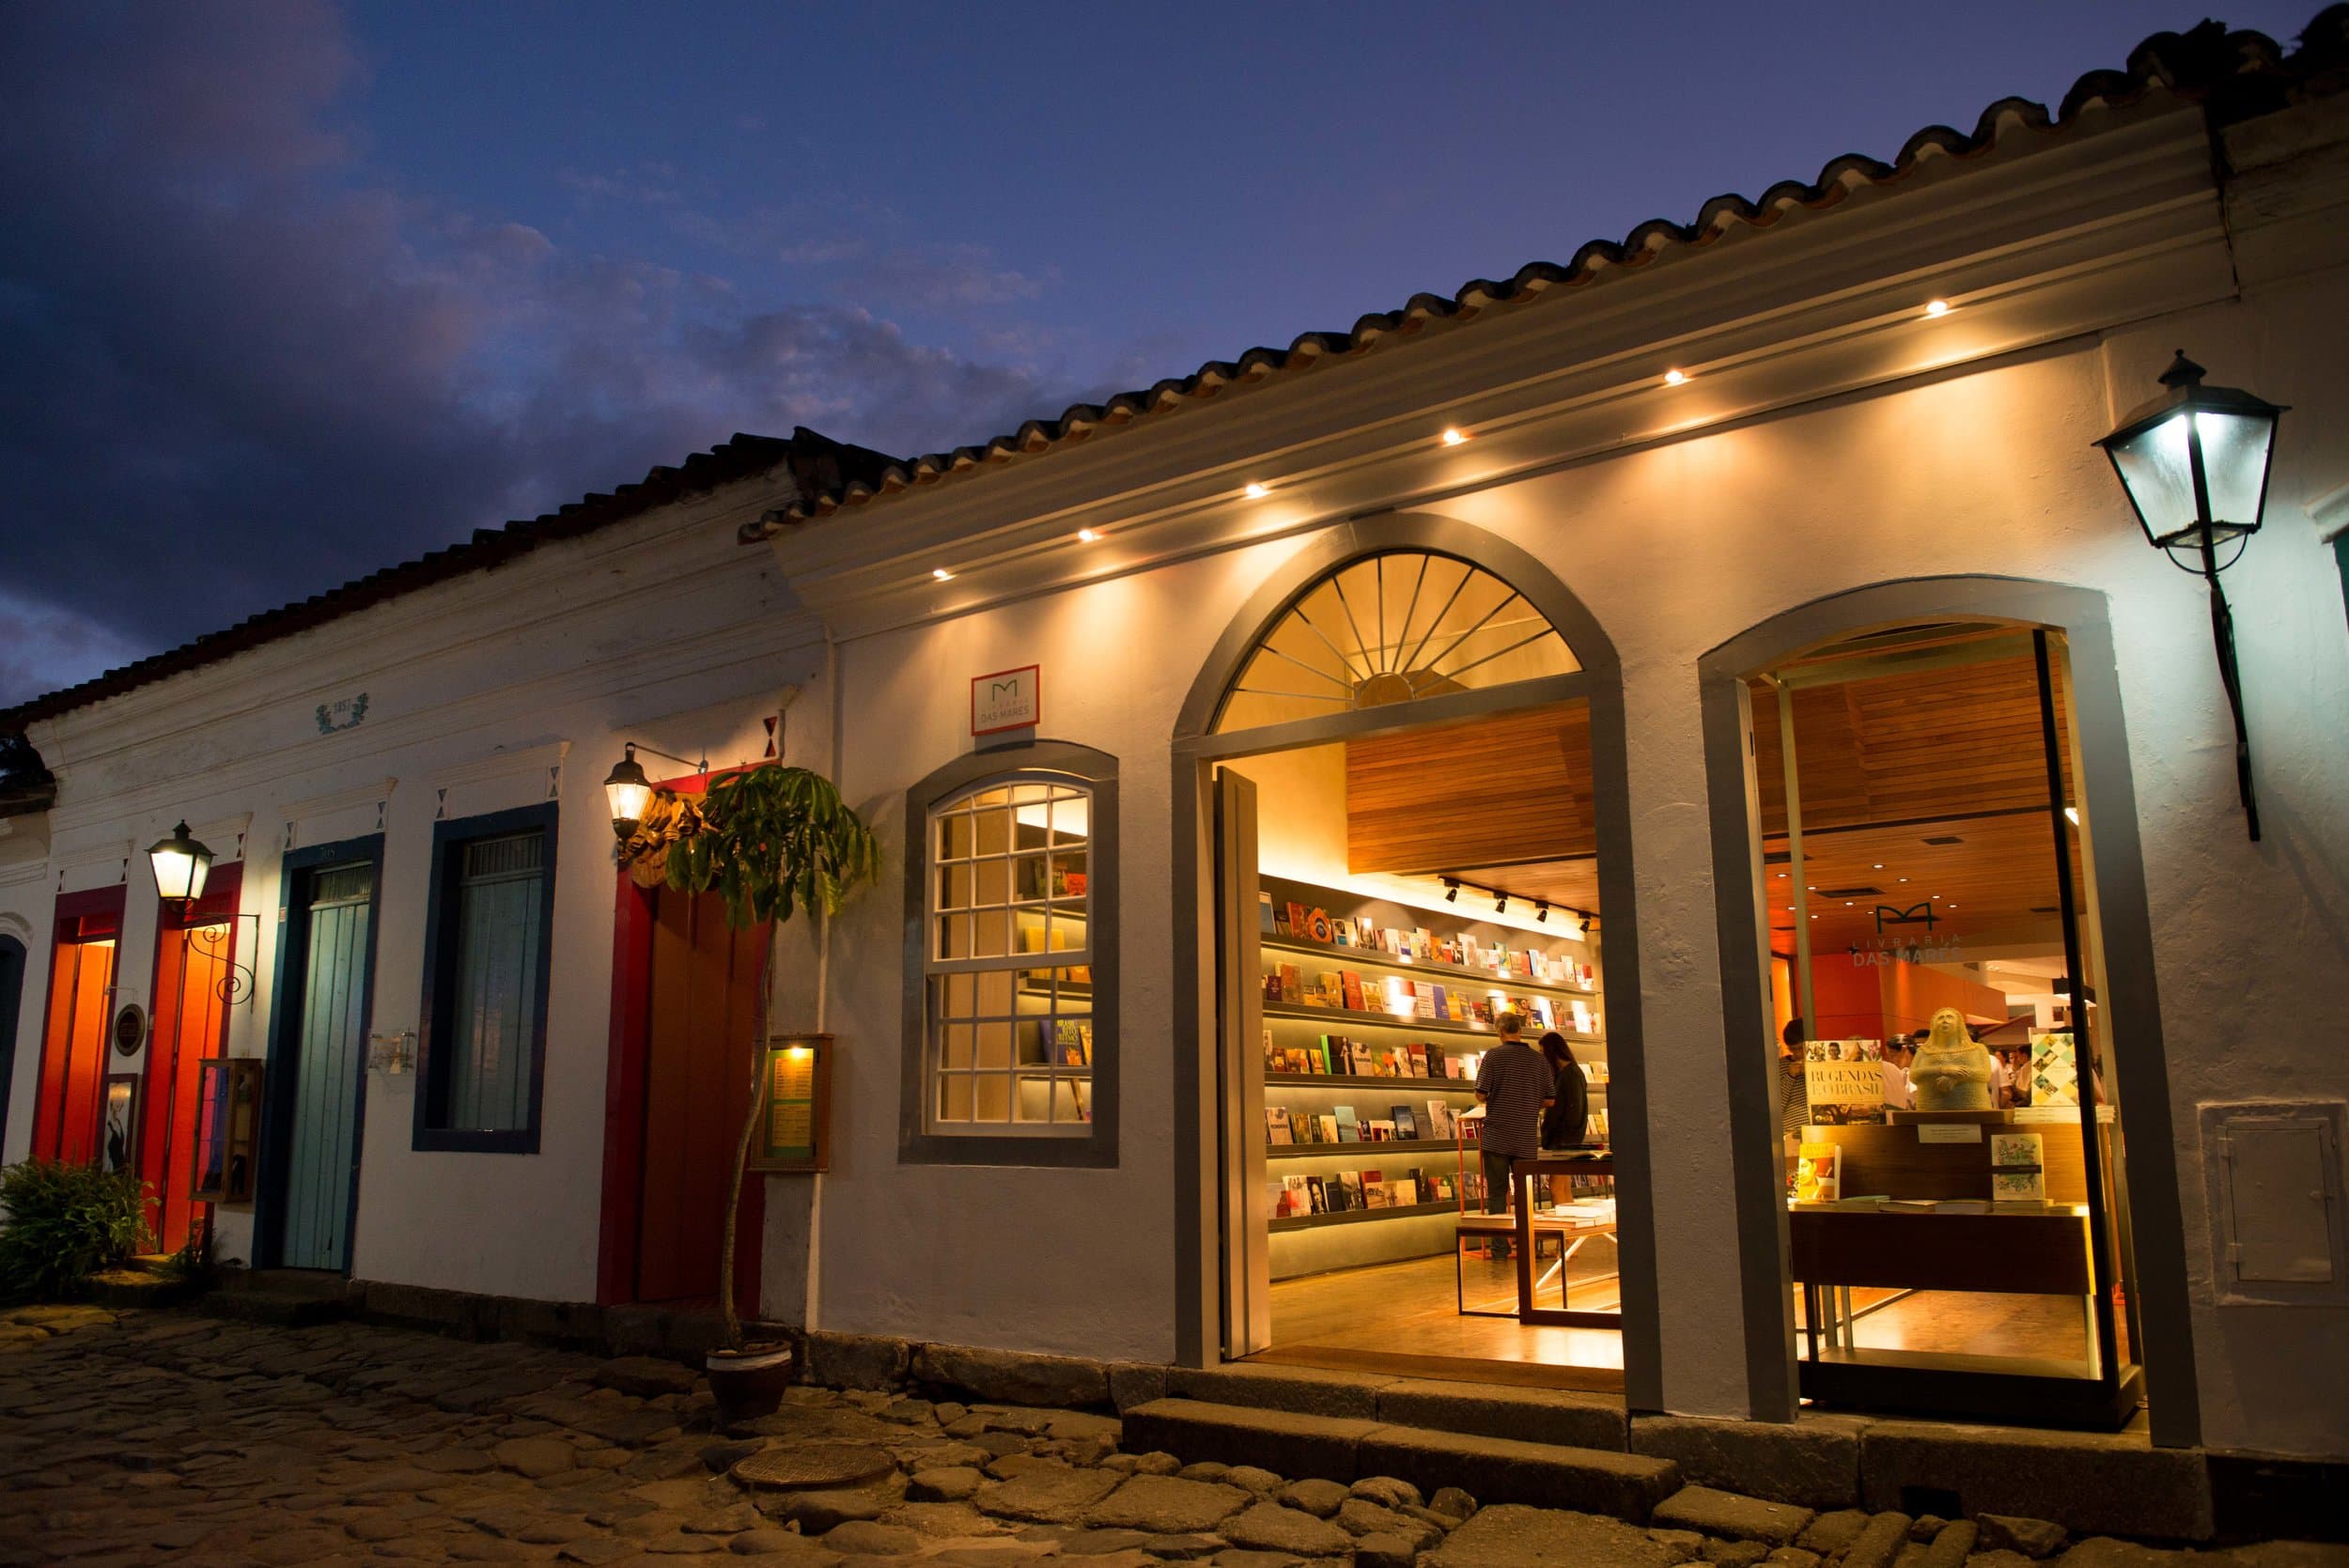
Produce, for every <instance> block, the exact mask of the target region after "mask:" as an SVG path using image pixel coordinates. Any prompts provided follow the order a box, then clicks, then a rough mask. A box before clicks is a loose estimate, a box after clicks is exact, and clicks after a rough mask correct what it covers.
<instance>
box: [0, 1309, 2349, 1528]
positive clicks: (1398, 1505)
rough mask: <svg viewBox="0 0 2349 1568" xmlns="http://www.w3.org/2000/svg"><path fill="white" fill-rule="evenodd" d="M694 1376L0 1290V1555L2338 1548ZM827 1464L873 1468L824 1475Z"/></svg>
mask: <svg viewBox="0 0 2349 1568" xmlns="http://www.w3.org/2000/svg"><path fill="white" fill-rule="evenodd" d="M699 1382H700V1380H699V1378H698V1377H697V1376H696V1375H695V1374H693V1373H692V1371H691V1370H690V1369H687V1368H684V1367H681V1366H678V1365H676V1364H674V1363H671V1362H665V1361H657V1360H646V1359H633V1360H616V1361H613V1360H602V1359H599V1358H593V1357H588V1356H581V1355H574V1354H568V1353H565V1352H559V1351H553V1350H544V1349H537V1348H532V1347H528V1346H522V1345H515V1344H477V1343H465V1342H460V1341H454V1340H446V1339H439V1338H435V1337H432V1336H428V1335H424V1334H417V1333H412V1332H408V1331H404V1330H400V1329H393V1328H384V1327H370V1326H365V1325H358V1324H333V1325H326V1326H321V1327H310V1328H299V1329H280V1328H271V1327H258V1326H252V1325H245V1324H237V1323H223V1322H215V1321H212V1320H210V1319H207V1318H200V1317H194V1316H188V1315H184V1314H180V1313H176V1312H110V1311H106V1310H103V1309H100V1308H94V1307H48V1308H29V1309H23V1310H20V1311H15V1312H0V1562H6V1563H18V1562H56V1561H71V1562H75V1563H82V1564H91V1565H95V1564H103V1563H118V1562H119V1563H129V1562H154V1561H160V1560H166V1559H168V1560H172V1561H175V1562H189V1563H261V1564H277V1565H288V1564H306V1563H331V1562H354V1563H355V1562H366V1563H371V1564H372V1563H383V1564H391V1563H405V1562H415V1563H447V1562H506V1561H516V1562H521V1561H536V1562H553V1563H557V1564H566V1563H570V1564H583V1565H586V1568H604V1565H608V1564H614V1563H638V1562H647V1561H654V1560H668V1559H673V1558H677V1557H693V1556H708V1557H714V1558H716V1559H717V1560H720V1561H724V1560H731V1559H733V1558H736V1557H739V1558H742V1559H745V1560H749V1561H751V1562H765V1563H780V1564H787V1565H789V1568H833V1565H843V1568H856V1565H857V1564H860V1563H875V1562H882V1561H895V1562H902V1561H910V1560H920V1561H923V1562H925V1563H927V1564H931V1565H933V1568H997V1565H1002V1568H1010V1565H1013V1564H1019V1563H1025V1562H1032V1561H1035V1560H1039V1559H1046V1558H1050V1559H1061V1558H1066V1559H1071V1560H1084V1561H1088V1562H1090V1563H1092V1564H1095V1565H1097V1568H1156V1565H1157V1564H1159V1563H1161V1562H1166V1561H1179V1560H1213V1561H1214V1562H1215V1563H1216V1564H1218V1565H1219V1568H1285V1565H1288V1564H1295V1563H1300V1562H1314V1561H1319V1562H1333V1563H1349V1564H1357V1565H1360V1568H1411V1565H1413V1564H1414V1563H1417V1564H1423V1565H1426V1568H1486V1565H1490V1568H1552V1565H1556V1568H1568V1565H1582V1564H1590V1565H1595V1568H1607V1565H1611V1564H1625V1565H1636V1568H1673V1565H1675V1564H1679V1563H1684V1562H1697V1561H1703V1562H1706V1563H1712V1564H1719V1565H1722V1568H1753V1565H1755V1564H1761V1563H1768V1564H1772V1565H1774V1568H1969V1565H1970V1568H2029V1565H2030V1564H2031V1563H2032V1562H2033V1561H2034V1560H2048V1561H2052V1562H2057V1563H2060V1564H2061V1565H2063V1568H2139V1565H2154V1564H2166V1563H2178V1564H2184V1563H2185V1562H2186V1559H2187V1558H2188V1557H2193V1558H2194V1560H2195V1563H2196V1564H2197V1565H2198V1568H2349V1548H2344V1547H2338V1546H2305V1545H2292V1544H2279V1545H2265V1546H2255V1547H2242V1548H2237V1549H2235V1550H2233V1551H2232V1552H2209V1553H2202V1554H2189V1553H2174V1552H2166V1551H2157V1550H2155V1549H2153V1548H2149V1547H2145V1546H2139V1545H2129V1544H2126V1543H2122V1542H2116V1541H2107V1540H2096V1541H2088V1542H2082V1543H2078V1544H2077V1545H2071V1544H2067V1543H2065V1542H2063V1540H2062V1539H2061V1530H2057V1529H2055V1528H2054V1527H2052V1526H2046V1525H2044V1524H2038V1523H2037V1522H2036V1521H2030V1520H2006V1521H1999V1520H1993V1519H1987V1518H1985V1519H1983V1520H1980V1521H1975V1520H1966V1521H1960V1522H1957V1523H1954V1524H1948V1525H1944V1524H1943V1523H1942V1522H1941V1521H1939V1520H1933V1519H1923V1520H1910V1519H1908V1518H1906V1516H1904V1515H1901V1514H1875V1515H1869V1514H1859V1513H1849V1514H1818V1515H1813V1514H1811V1513H1810V1512H1809V1511H1807V1510H1801V1509H1793V1508H1787V1507H1783V1506H1781V1505H1773V1504H1764V1503H1757V1502H1754V1501H1753V1500H1752V1499H1750V1498H1733V1497H1730V1496H1728V1495H1727V1494H1721V1493H1708V1492H1705V1491H1704V1490H1703V1489H1702V1488H1690V1489H1688V1491H1687V1492H1684V1493H1682V1494H1681V1495H1679V1496H1678V1497H1675V1498H1672V1499H1671V1500H1670V1501H1668V1502H1667V1504H1666V1505H1665V1506H1664V1507H1663V1508H1660V1509H1658V1510H1657V1516H1656V1518H1655V1519H1654V1520H1653V1521H1652V1522H1651V1526H1652V1528H1641V1527H1640V1526H1635V1525H1629V1524H1626V1523H1624V1522H1622V1521H1620V1520H1616V1519H1609V1518H1601V1517H1597V1516H1594V1515H1589V1514H1573V1513H1566V1512H1563V1511H1559V1510H1553V1509H1536V1508H1527V1507H1518V1506H1515V1505H1500V1506H1495V1507H1490V1508H1486V1509H1481V1510H1480V1509H1478V1508H1477V1506H1476V1502H1475V1499H1473V1498H1470V1497H1469V1496H1468V1495H1467V1494H1465V1493H1462V1492H1457V1491H1452V1490H1446V1491H1443V1492H1439V1493H1437V1494H1436V1495H1435V1496H1434V1497H1432V1498H1423V1497H1422V1496H1421V1495H1420V1494H1419V1492H1418V1491H1417V1490H1416V1489H1415V1488H1413V1487H1411V1486H1410V1485H1408V1483H1404V1482H1401V1481H1396V1480H1392V1479H1389V1478H1377V1479H1372V1480H1366V1481H1360V1482H1356V1483H1354V1484H1353V1485H1351V1486H1350V1487H1349V1486H1344V1485H1340V1484H1338V1483H1334V1482H1325V1481H1299V1482H1295V1483H1290V1482H1288V1481H1286V1480H1284V1479H1283V1477H1281V1476H1279V1475H1276V1474H1273V1473H1271V1472H1270V1471H1268V1470H1264V1469H1256V1468H1251V1467H1226V1466H1223V1465H1221V1464H1216V1463H1200V1464H1193V1465H1190V1466H1188V1467H1185V1466H1181V1465H1180V1464H1179V1463H1178V1462H1177V1461H1176V1460H1175V1458H1174V1456H1172V1455H1170V1454H1162V1453H1160V1454H1129V1453H1124V1452H1119V1451H1118V1449H1117V1441H1118V1437H1119V1431H1120V1429H1119V1424H1118V1422H1117V1421H1115V1420H1114V1419H1112V1418H1110V1417H1107V1416H1101V1415H1094V1414H1089V1413H1084V1412H1077V1411H1066V1410H1054V1409H1034V1408H1024V1407H1017V1406H1005V1405H970V1406H966V1405H958V1404H953V1403H936V1404H934V1403H931V1402H929V1401H927V1400H923V1399H918V1398H909V1397H900V1396H897V1395H893V1394H876V1393H858V1392H850V1393H835V1392H833V1391H832V1390H829V1389H794V1390H793V1391H792V1395H791V1398H790V1401H789V1402H788V1403H787V1404H786V1405H785V1407H784V1409H783V1410H782V1411H781V1412H780V1413H778V1414H777V1415H776V1416H774V1417H771V1418H769V1419H767V1420H765V1421H758V1422H754V1423H753V1424H752V1426H751V1427H749V1428H746V1429H740V1430H737V1431H734V1432H721V1431H719V1430H718V1429H717V1427H716V1424H715V1417H714V1413H713V1411H712V1409H711V1407H710V1405H709V1401H708V1396H707V1395H706V1394H705V1393H702V1392H700V1391H699ZM745 1461H748V1462H749V1463H747V1464H746V1463H745ZM737 1467H741V1470H742V1471H744V1472H760V1471H771V1472H774V1473H775V1476H776V1479H778V1480H784V1481H796V1482H797V1483H800V1484H801V1488H802V1489H798V1490H792V1489H786V1486H783V1485H754V1484H750V1483H748V1482H747V1481H746V1480H741V1479H738V1478H737V1476H738V1472H737ZM827 1468H833V1469H836V1470H837V1472H838V1474H839V1475H840V1476H842V1477H846V1476H851V1475H853V1476H854V1477H856V1479H855V1480H854V1481H853V1483H849V1484H846V1485H833V1486H830V1487H821V1488H819V1487H808V1486H806V1485H805V1484H804V1483H805V1481H806V1479H807V1474H812V1473H813V1472H815V1471H819V1470H823V1469H827ZM794 1469H797V1470H800V1471H802V1472H807V1474H802V1475H801V1476H799V1477H796V1478H793V1477H788V1476H785V1475H783V1474H782V1472H786V1471H790V1470H794ZM876 1476H878V1477H879V1479H873V1478H874V1477H876ZM721 1554H723V1555H721Z"/></svg>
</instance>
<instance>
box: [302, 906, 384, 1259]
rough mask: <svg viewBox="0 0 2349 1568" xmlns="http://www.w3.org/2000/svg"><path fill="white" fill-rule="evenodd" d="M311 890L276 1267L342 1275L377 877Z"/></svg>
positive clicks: (305, 911) (355, 1153)
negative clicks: (279, 1261) (282, 1224)
mask: <svg viewBox="0 0 2349 1568" xmlns="http://www.w3.org/2000/svg"><path fill="white" fill-rule="evenodd" d="M307 881H308V883H309V890H308V898H307V900H306V902H305V905H304V907H303V911H302V916H301V918H302V921H303V932H302V958H303V961H302V965H301V986H302V994H301V998H300V1001H299V1006H300V1008H301V1013H300V1020H301V1021H300V1028H299V1029H298V1031H297V1032H296V1036H295V1039H296V1046H297V1049H296V1051H295V1053H294V1063H293V1067H294V1085H293V1094H292V1096H291V1106H292V1112H293V1114H292V1117H291V1123H292V1146H291V1147H290V1148H289V1149H288V1153H287V1161H286V1206H285V1216H286V1219H285V1230H284V1240H283V1246H282V1257H283V1261H284V1263H285V1265H286V1266H287V1267H288V1268H331V1269H344V1268H348V1267H350V1207H351V1205H350V1198H351V1193H352V1190H353V1184H354V1183H355V1182H356V1181H357V1180H358V1170H357V1165H358V1131H359V1128H358V1120H359V1117H358V1111H359V1081H360V1079H359V1075H360V1074H361V1073H363V1072H365V1071H366V1023H367V1021H366V999H367V965H368V962H369V961H370V958H371V956H372V955H373V953H374V950H375V949H374V943H373V942H371V941H370V940H369V939H368V935H369V934H368V929H367V927H368V922H369V916H370V913H371V912H372V908H373V901H374V896H375V868H374V867H373V866H372V865H346V866H332V867H325V868H322V869H320V870H319V871H316V872H313V873H312V874H311V875H310V876H309V877H308V878H307Z"/></svg>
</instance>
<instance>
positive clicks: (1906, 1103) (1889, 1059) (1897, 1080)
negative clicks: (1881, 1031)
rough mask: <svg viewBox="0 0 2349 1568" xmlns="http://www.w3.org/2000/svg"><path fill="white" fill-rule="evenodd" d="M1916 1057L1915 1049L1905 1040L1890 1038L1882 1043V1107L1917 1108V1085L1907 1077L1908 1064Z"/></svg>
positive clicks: (1892, 1108) (1887, 1108) (1894, 1108)
mask: <svg viewBox="0 0 2349 1568" xmlns="http://www.w3.org/2000/svg"><path fill="white" fill-rule="evenodd" d="M1916 1059H1917V1049H1916V1048H1915V1047H1914V1046H1912V1045H1910V1044H1909V1043H1908V1042H1907V1041H1906V1040H1903V1039H1892V1040H1887V1041H1886V1042H1885V1043H1884V1060H1883V1062H1882V1063H1880V1065H1881V1066H1882V1067H1883V1069H1884V1107H1885V1109H1886V1110H1916V1109H1917V1087H1916V1085H1915V1084H1913V1083H1911V1082H1910V1081H1909V1079H1908V1064H1909V1063H1911V1062H1913V1061H1915V1060H1916Z"/></svg>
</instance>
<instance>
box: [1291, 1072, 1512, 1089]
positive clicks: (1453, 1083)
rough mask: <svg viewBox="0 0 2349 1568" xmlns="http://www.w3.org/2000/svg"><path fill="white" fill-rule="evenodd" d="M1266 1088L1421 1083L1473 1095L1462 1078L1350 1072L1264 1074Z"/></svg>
mask: <svg viewBox="0 0 2349 1568" xmlns="http://www.w3.org/2000/svg"><path fill="white" fill-rule="evenodd" d="M1264 1080H1265V1083H1266V1085H1267V1087H1269V1086H1270V1085H1272V1084H1275V1083H1278V1084H1283V1085H1289V1084H1325V1083H1326V1084H1328V1085H1329V1086H1330V1088H1332V1089H1385V1088H1395V1089H1401V1088H1407V1087H1408V1086H1410V1085H1412V1084H1422V1085H1424V1086H1425V1087H1427V1088H1430V1089H1434V1090H1438V1091H1440V1092H1441V1093H1444V1094H1475V1093H1476V1085H1475V1084H1474V1083H1473V1082H1471V1081H1470V1080H1469V1079H1464V1078H1363V1077H1360V1076H1357V1075H1356V1074H1353V1073H1267V1074H1265V1076H1264Z"/></svg>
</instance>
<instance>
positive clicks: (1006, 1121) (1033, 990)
mask: <svg viewBox="0 0 2349 1568" xmlns="http://www.w3.org/2000/svg"><path fill="white" fill-rule="evenodd" d="M927 826H928V840H929V862H930V871H929V877H928V879H927V880H928V906H929V907H928V909H927V911H926V930H927V936H926V941H927V943H928V953H927V956H926V964H925V970H926V987H927V1006H926V1015H927V1021H928V1063H929V1071H928V1074H927V1077H928V1081H929V1094H928V1105H927V1108H926V1115H927V1120H928V1124H929V1128H930V1130H931V1131H932V1132H935V1133H942V1134H957V1133H988V1134H1005V1133H1013V1134H1042V1135H1046V1136H1050V1135H1052V1134H1055V1133H1059V1134H1064V1135H1071V1134H1073V1135H1080V1136H1081V1135H1082V1134H1083V1133H1084V1131H1085V1130H1086V1124H1088V1123H1089V1122H1090V1121H1091V1120H1092V1118H1093V1110H1094V1100H1093V1089H1094V1084H1093V1064H1094V1050H1095V1044H1096V1042H1095V1035H1094V969H1093V966H1094V948H1093V935H1094V927H1095V922H1094V908H1093V887H1094V882H1093V875H1092V873H1093V867H1092V863H1091V857H1092V853H1093V792H1092V790H1091V789H1090V788H1088V787H1087V786H1085V785H1084V784H1081V783H1075V782H1065V781H1060V780H1050V781H1028V780H1015V781H1007V782H1001V783H994V784H985V785H982V786H980V787H978V788H975V789H972V790H970V791H968V792H966V793H964V794H961V795H959V796H957V797H955V798H953V799H950V800H946V801H945V802H943V803H942V804H941V805H939V806H938V807H936V808H935V809H933V810H932V811H931V813H930V815H929V820H928V824H927Z"/></svg>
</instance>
